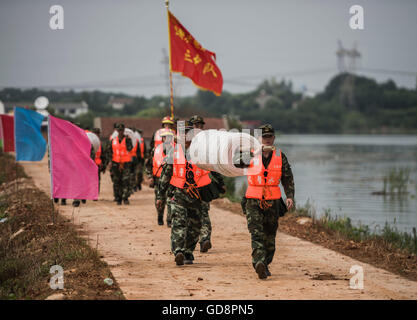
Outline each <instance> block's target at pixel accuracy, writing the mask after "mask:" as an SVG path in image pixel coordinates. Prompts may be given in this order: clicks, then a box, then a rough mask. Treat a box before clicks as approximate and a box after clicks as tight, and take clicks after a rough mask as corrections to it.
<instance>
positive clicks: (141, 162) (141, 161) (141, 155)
mask: <svg viewBox="0 0 417 320" xmlns="http://www.w3.org/2000/svg"><path fill="white" fill-rule="evenodd" d="M136 131H137V132H139V133H140V135H141V137H142V130H141V129H136ZM141 148H143V151H142V149H141ZM136 154H137V157H138V166H137V168H136V187H137V189H138V190H142V182H143V168H144V166H145V157H146V143H145V140H144V139H143V137H142V141H141V143H140V144H139V146H138V150H137V151H136Z"/></svg>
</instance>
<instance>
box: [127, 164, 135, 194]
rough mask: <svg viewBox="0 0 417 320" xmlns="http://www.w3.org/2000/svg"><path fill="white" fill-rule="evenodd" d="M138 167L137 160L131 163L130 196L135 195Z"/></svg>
mask: <svg viewBox="0 0 417 320" xmlns="http://www.w3.org/2000/svg"><path fill="white" fill-rule="evenodd" d="M136 167H137V160H135V161H132V162H131V163H130V174H129V175H130V182H129V187H130V194H133V188H134V187H136Z"/></svg>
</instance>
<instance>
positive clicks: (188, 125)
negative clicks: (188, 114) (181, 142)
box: [185, 120, 194, 131]
mask: <svg viewBox="0 0 417 320" xmlns="http://www.w3.org/2000/svg"><path fill="white" fill-rule="evenodd" d="M191 129H194V127H193V123H192V122H191V121H189V120H188V121H185V131H187V130H191Z"/></svg>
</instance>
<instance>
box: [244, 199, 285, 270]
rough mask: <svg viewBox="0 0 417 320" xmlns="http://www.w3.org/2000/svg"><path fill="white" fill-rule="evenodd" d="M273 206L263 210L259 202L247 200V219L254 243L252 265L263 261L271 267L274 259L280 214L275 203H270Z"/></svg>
mask: <svg viewBox="0 0 417 320" xmlns="http://www.w3.org/2000/svg"><path fill="white" fill-rule="evenodd" d="M268 203H270V204H272V206H271V207H270V208H268V209H265V210H262V209H261V208H260V207H259V200H257V199H247V202H246V219H247V222H248V229H249V232H250V234H251V242H252V264H253V265H254V266H255V264H256V263H257V262H258V261H262V262H263V263H264V264H265V265H269V264H270V263H271V262H272V259H273V258H274V253H275V237H276V234H277V230H278V212H277V209H276V205H275V201H268Z"/></svg>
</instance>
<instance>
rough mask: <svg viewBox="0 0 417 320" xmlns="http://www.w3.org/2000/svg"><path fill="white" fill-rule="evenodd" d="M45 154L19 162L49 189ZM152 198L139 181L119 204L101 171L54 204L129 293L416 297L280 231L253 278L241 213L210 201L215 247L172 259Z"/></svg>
mask: <svg viewBox="0 0 417 320" xmlns="http://www.w3.org/2000/svg"><path fill="white" fill-rule="evenodd" d="M45 160H46V159H44V161H43V162H40V163H28V164H23V166H24V168H25V171H26V173H27V174H28V175H29V176H31V177H32V178H33V180H34V182H35V184H36V185H37V186H38V187H39V188H40V189H42V190H44V191H45V192H46V193H47V194H48V195H49V194H50V186H49V179H50V177H49V173H48V168H47V162H46V161H45ZM153 199H154V195H153V189H149V188H147V187H145V188H144V190H142V191H140V192H137V193H135V194H134V195H133V196H132V197H131V200H130V203H131V204H130V205H128V206H127V205H122V206H117V205H116V203H115V202H113V201H112V200H113V195H112V184H111V181H110V176H109V174H108V173H106V174H105V175H104V176H103V177H102V181H101V194H100V198H99V201H96V202H93V201H87V204H85V205H81V207H80V208H75V209H74V208H73V207H72V206H71V201H68V205H67V206H59V212H60V213H61V214H62V215H64V216H65V217H67V218H68V219H73V220H74V223H75V224H76V225H77V226H79V228H80V229H81V230H83V231H86V233H87V234H88V238H89V242H90V245H91V246H93V247H95V246H96V245H98V250H99V251H100V253H101V254H102V255H103V260H105V261H106V262H107V263H108V264H109V265H110V267H111V270H112V272H113V275H114V276H115V278H116V279H117V281H118V283H119V285H120V288H121V289H122V291H123V293H124V295H125V297H126V298H127V299H417V282H414V281H410V280H406V279H404V278H401V277H400V276H397V275H394V274H392V273H389V272H387V271H385V270H382V269H377V268H375V267H373V266H370V265H367V264H365V263H362V262H359V261H356V260H354V259H351V258H349V257H347V256H344V255H342V254H339V253H336V252H334V251H331V250H329V249H326V248H323V247H321V246H318V245H315V244H312V243H310V242H306V241H303V240H300V239H298V238H295V237H292V236H289V235H286V234H284V233H281V232H278V235H277V252H276V254H275V258H274V261H273V263H272V264H271V266H270V271H271V273H272V277H269V278H268V279H267V280H259V279H258V277H257V275H256V273H255V272H254V270H253V268H252V264H251V257H250V254H251V248H250V235H249V232H248V230H247V226H246V220H245V218H244V217H242V216H241V215H238V214H234V213H232V212H229V211H225V210H222V209H219V208H216V207H214V206H213V207H212V208H211V210H210V216H211V221H212V225H213V234H212V243H213V248H212V249H211V250H209V252H208V253H205V254H203V253H200V252H199V250H196V252H195V263H194V265H186V266H180V267H178V266H176V265H175V262H174V256H173V255H172V254H171V253H170V229H169V228H167V226H166V225H164V226H158V225H157V221H156V212H155V208H154V204H153ZM97 239H98V244H97ZM197 248H198V249H199V246H198V247H197ZM354 265H359V266H362V267H363V270H364V278H363V279H364V289H362V290H354V289H350V288H349V279H350V278H351V277H352V276H353V275H352V274H350V273H349V271H350V268H351V267H352V266H354ZM320 274H322V276H320ZM319 279H329V280H319Z"/></svg>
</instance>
